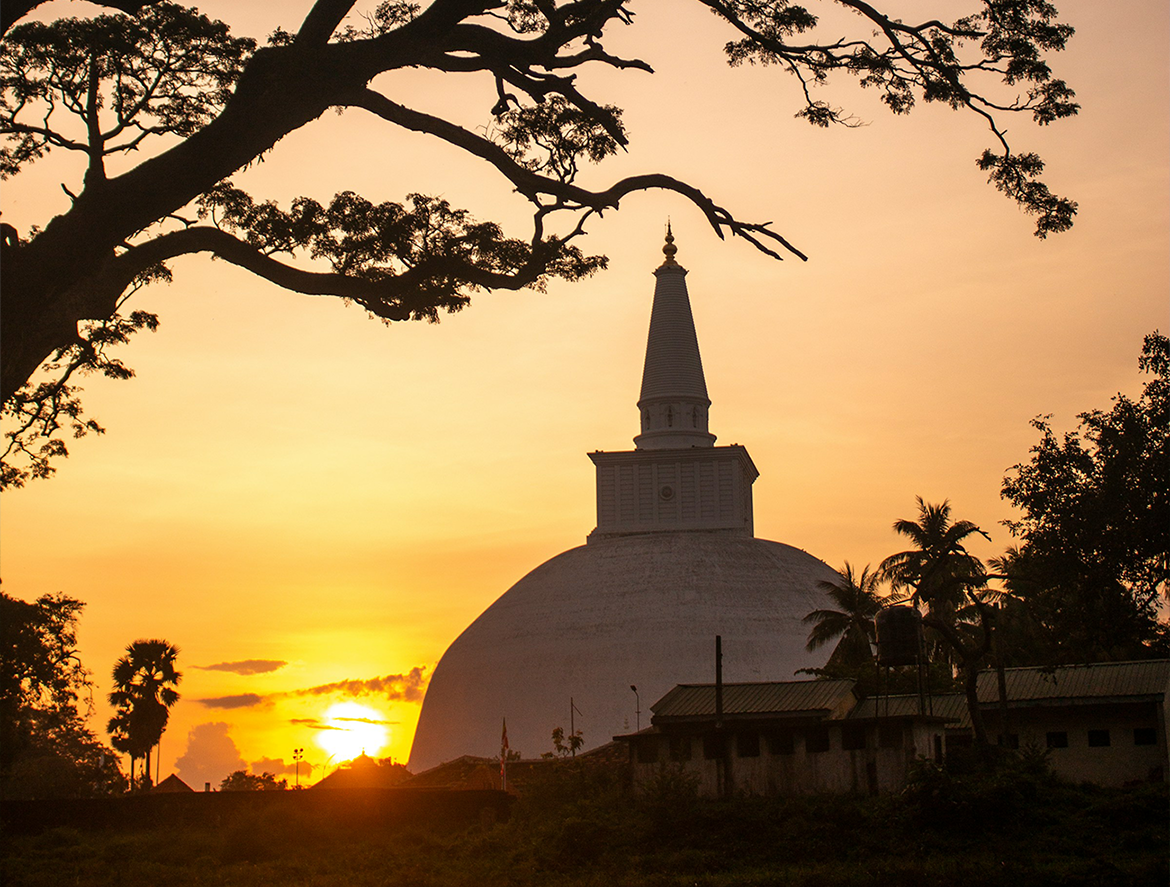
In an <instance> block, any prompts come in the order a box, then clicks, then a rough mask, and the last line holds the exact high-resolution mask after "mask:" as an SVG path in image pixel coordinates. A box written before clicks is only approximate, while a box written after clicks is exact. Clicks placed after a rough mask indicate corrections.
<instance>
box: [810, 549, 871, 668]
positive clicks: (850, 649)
mask: <svg viewBox="0 0 1170 887" xmlns="http://www.w3.org/2000/svg"><path fill="white" fill-rule="evenodd" d="M837 575H838V576H839V577H840V578H839V579H838V580H837V581H835V582H834V581H826V580H820V581H818V582H817V588H819V589H820V590H821V591H823V592H825V593H826V594H827V595H828V596H829V598H830V599H831V600H832V602H833V603H834V604H835V605H836V609H823V610H813V611H812V612H811V613H809V614H808V615H807V616H805V617H804V619H802V620H801V621H802V622H803V623H804V624H805V625H811V626H812V630H811V631H810V632H809V633H808V643H807V644H805V649H806V650H808V651H810V652H811V651H813V650H816V649H819V648H820V647H823V646H824V645H825V644H828V643H830V642H832V641H834V640H836V641H837V646H836V647H834V648H833V652H832V654H830V656H829V662H828V664H827V667H828V668H829V669H834V670H840V671H843V672H848V671H856V670H858V669H860V668H861V667H863V666H865V665H868V664H870V663H872V662H873V646H872V644H873V642H874V640H875V638H874V623H873V620H874V617H875V616H877V614H878V611H879V610H881V608H882V599H881V597H880V596H879V595H878V593H877V588H878V584H879V583H880V581H881V579H880V577H879V576H878V574H877V573H876V572H871V571H870V569H869V565H868V564H867V565H866V566H865V567H864V568H862V570H861V575H860V576H858V575H857V574H856V573H855V572H854V570H853V565H852V564H850V563H849V562H848V561H846V562H845V566H844V567H843V568H842V569H841V570H840V571H839V572H838V574H837Z"/></svg>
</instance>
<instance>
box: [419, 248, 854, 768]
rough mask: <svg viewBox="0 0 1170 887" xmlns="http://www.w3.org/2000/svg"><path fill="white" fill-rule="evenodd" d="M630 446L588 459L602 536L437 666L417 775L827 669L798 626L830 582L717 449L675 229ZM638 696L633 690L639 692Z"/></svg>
mask: <svg viewBox="0 0 1170 887" xmlns="http://www.w3.org/2000/svg"><path fill="white" fill-rule="evenodd" d="M663 253H664V254H665V257H666V258H665V261H664V262H663V263H662V265H661V266H660V267H659V268H658V269H657V270H656V271H655V272H654V274H655V277H656V278H657V281H656V284H655V288H654V304H653V307H652V309H651V314H650V331H649V335H648V340H647V345H646V362H645V366H644V368H643V373H642V389H641V394H640V397H639V399H638V413H639V417H640V433H639V434H638V436H637V437H635V438H634V444H635V448H634V449H633V450H623V451H610V452H594V453H590V454H589V458H590V459H591V460H592V461H593V463H594V465H595V466H596V470H597V527H596V528H595V529H594V530H593V532H592V533H590V534H589V536H588V538H587V540H586V541H587V544H586V545H583V546H581V547H579V548H573V549H571V550H569V551H566V552H564V553H563V554H559V555H557V556H556V557H554V558H553V559H552V560H549V561H546V562H545V563H543V564H541V565H540V566H539V567H537V568H536V569H535V570H533V571H532V572H531V573H529V574H528V575H527V576H525V577H524V578H523V579H521V580H520V581H519V582H517V583H516V584H515V585H513V586H512V587H511V588H510V589H509V590H508V591H507V592H505V593H504V594H503V596H501V597H500V598H499V599H498V600H497V601H496V602H495V603H494V604H492V605H491V606H490V607H488V609H487V610H485V611H484V612H483V614H482V615H481V616H480V617H479V618H478V619H476V620H475V621H474V622H473V623H472V624H471V625H470V626H468V627H467V629H466V630H465V631H464V632H463V633H462V634H461V635H459V637H458V638H456V640H455V642H454V643H452V644H451V646H450V647H449V648H448V649H447V652H446V653H444V654H443V657H442V659H440V660H439V664H438V666H437V667H436V668H435V672H434V674H433V675H432V677H431V681H430V686H429V687H428V688H427V693H426V697H425V698H424V700H423V706H422V711H421V712H420V714H419V721H418V728H417V730H416V731H415V737H414V746H413V748H412V749H411V755H410V764H409V766H410V768H411V769H412V770H414V771H415V772H419V771H420V770H423V769H428V768H430V767H433V766H435V765H437V764H441V763H443V762H445V761H448V760H451V759H454V758H457V757H459V756H461V755H465V754H473V755H483V756H486V755H493V754H496V753H498V752H499V750H500V744H501V743H500V740H501V730H502V726H503V722H504V721H505V720H506V721H507V726H508V741H509V745H510V747H511V749H512V750H513V751H519V752H521V753H522V754H523V755H525V756H528V757H535V756H536V755H538V754H541V753H543V752H545V751H548V750H549V749H550V747H551V745H552V740H551V734H552V730H553V728H555V727H563V728H564V729H565V732H566V733H568V732H569V731H570V729H572V728H573V727H575V728H576V729H579V730H581V731H582V733H583V737H584V740H585V744H586V746H587V747H592V746H595V745H600V744H602V743H604V742H608V741H609V739H610V738H611V737H612V736H614V735H615V734H618V733H623V732H627V731H629V730H633V729H636V728H637V727H638V726H639V715H638V710H637V709H638V706H639V705H640V707H641V712H642V714H641V722H642V723H645V724H649V722H650V712H649V706H650V705H651V703H653V702H655V701H656V700H657V699H659V698H660V697H661V696H663V695H664V694H665V693H666V692H667V691H668V690H670V688H671V687H673V686H674V685H675V684H678V683H688V682H691V683H704V682H709V681H712V680H713V679H714V677H715V650H714V647H715V636H716V635H720V636H721V637H722V639H723V677H724V679H725V680H727V681H783V680H791V679H792V677H793V675H794V674H795V673H796V671H797V670H798V669H801V668H816V667H820V666H822V665H824V663H825V660H826V658H827V651H820V652H817V653H809V652H807V651H806V650H805V648H804V645H805V641H806V639H807V637H808V627H807V626H805V625H803V624H802V623H801V620H802V619H803V617H804V616H806V615H807V614H808V613H810V612H812V611H813V610H815V609H820V608H822V607H824V605H825V603H826V600H825V594H824V592H823V591H821V590H820V589H819V588H818V587H817V583H818V581H822V580H833V579H835V578H837V574H836V573H835V572H834V571H833V570H832V569H831V568H830V567H829V566H828V565H826V564H825V563H823V562H821V561H819V560H817V559H816V558H815V557H813V556H812V555H810V554H807V553H805V552H804V551H801V550H800V549H798V548H794V547H792V546H790V545H783V544H781V543H779V542H768V541H766V540H763V539H756V538H755V536H754V533H753V512H752V484H753V483H754V481H755V479H756V477H757V476H758V475H759V472H758V471H757V470H756V466H755V464H754V463H753V462H752V460H751V457H750V456H749V455H748V452H747V450H746V449H745V448H744V447H742V446H739V445H738V444H733V445H731V446H720V447H717V446H715V439H716V438H715V435H714V434H711V433H710V432H709V431H708V409H709V407H710V405H711V401H710V400H709V399H708V397H707V385H706V380H705V378H704V376H703V365H702V361H701V359H700V356H699V344H698V338H697V336H696V334H695V327H694V320H693V319H692V315H691V306H690V297H689V295H688V293H687V287H686V274H687V272H686V269H685V268H683V267H682V266H681V265H679V264H678V262H676V261H675V258H674V257H675V254H676V253H677V248H676V247H675V246H674V238H673V236H672V235H671V233H670V229H669V227H668V228H667V239H666V247H665V248H664V249H663ZM633 687H636V688H637V695H635V693H634V691H633V689H632V688H633Z"/></svg>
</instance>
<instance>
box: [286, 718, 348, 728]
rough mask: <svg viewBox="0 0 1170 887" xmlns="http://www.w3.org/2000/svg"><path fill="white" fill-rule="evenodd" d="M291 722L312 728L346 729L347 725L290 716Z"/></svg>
mask: <svg viewBox="0 0 1170 887" xmlns="http://www.w3.org/2000/svg"><path fill="white" fill-rule="evenodd" d="M289 723H290V724H296V725H297V726H298V727H308V728H309V729H310V730H344V729H345V727H334V726H333V725H332V724H323V723H322V722H321V721H319V720H317V719H316V718H290V719H289Z"/></svg>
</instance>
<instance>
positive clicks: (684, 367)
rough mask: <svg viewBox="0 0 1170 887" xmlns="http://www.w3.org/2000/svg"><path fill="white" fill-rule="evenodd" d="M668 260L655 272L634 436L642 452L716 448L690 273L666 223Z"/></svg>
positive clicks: (666, 253) (665, 247)
mask: <svg viewBox="0 0 1170 887" xmlns="http://www.w3.org/2000/svg"><path fill="white" fill-rule="evenodd" d="M662 253H663V255H664V256H665V257H666V258H665V259H664V260H663V262H662V264H661V265H659V266H658V268H657V269H656V270H655V271H654V276H655V277H656V278H657V279H658V280H657V283H656V284H655V286H654V305H653V307H652V308H651V311H650V332H649V335H648V336H647V340H646V362H645V365H644V366H643V368H642V391H641V395H640V396H639V398H638V411H639V412H640V413H641V429H642V433H641V434H639V435H638V436H637V437H635V438H634V445H635V446H636V447H637V448H638V449H640V450H662V449H679V448H686V447H710V446H714V444H715V435H713V434H711V433H710V432H709V431H708V430H707V410H708V408H709V407H710V406H711V401H710V399H709V398H708V397H707V382H706V379H705V378H704V376H703V361H702V358H701V357H700V356H699V339H698V336H697V335H696V334H695V321H694V317H693V316H692V315H691V302H690V297H689V296H688V294H687V283H686V274H687V270H686V269H685V268H684V267H683V266H682V265H680V264H679V263H678V262H677V261H675V256H676V255H677V254H678V247H676V246H675V245H674V234H673V233H672V232H671V230H670V223H669V222H667V223H666V244H665V245H664V246H663V247H662Z"/></svg>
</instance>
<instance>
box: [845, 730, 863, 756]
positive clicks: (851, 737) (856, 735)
mask: <svg viewBox="0 0 1170 887" xmlns="http://www.w3.org/2000/svg"><path fill="white" fill-rule="evenodd" d="M841 748H843V749H845V751H860V750H861V749H863V748H865V728H864V727H856V726H848V727H842V728H841Z"/></svg>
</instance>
